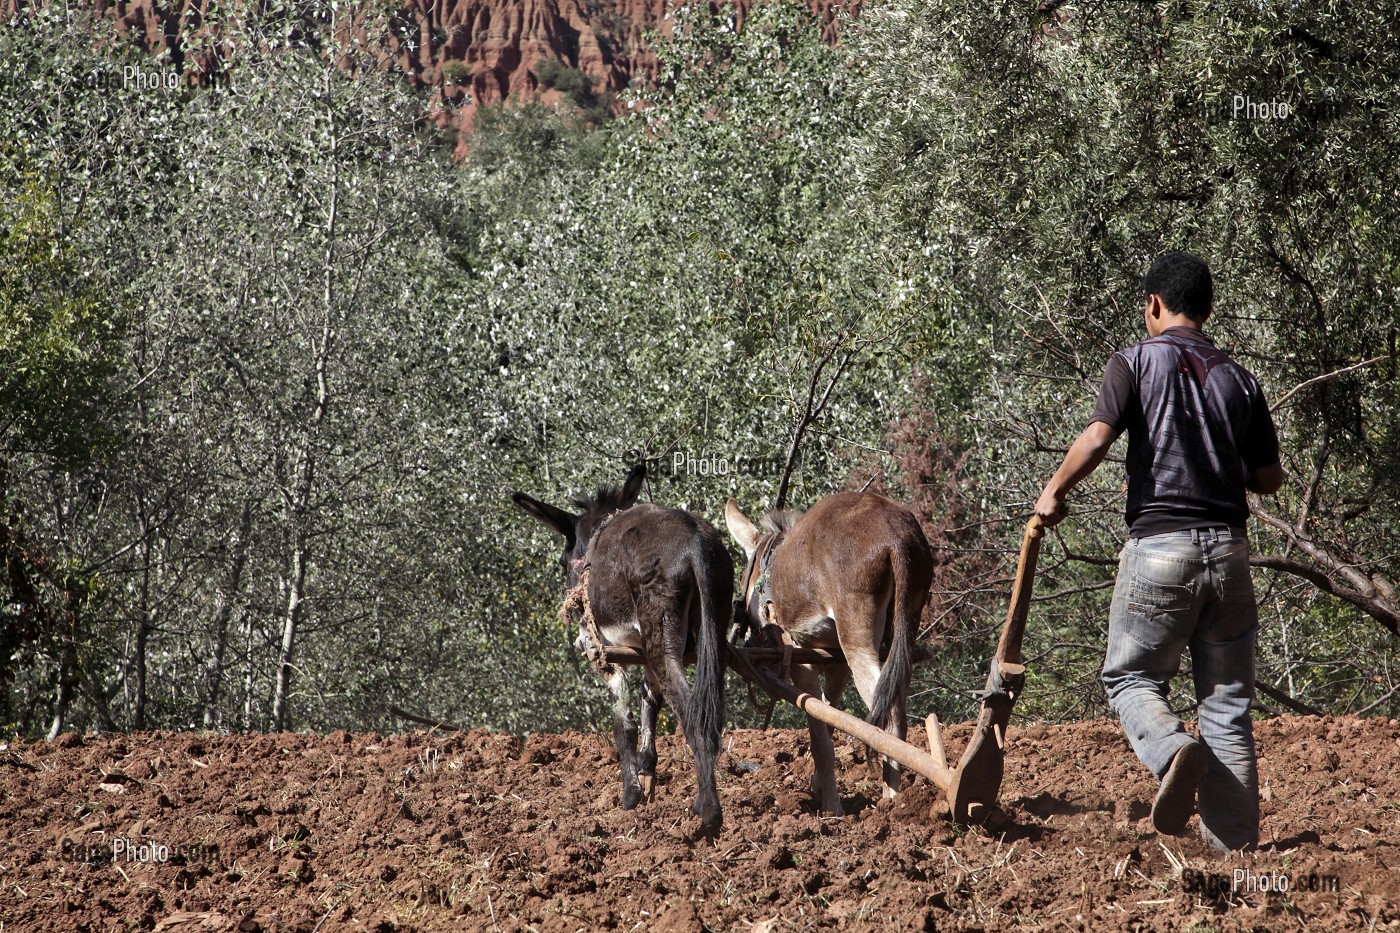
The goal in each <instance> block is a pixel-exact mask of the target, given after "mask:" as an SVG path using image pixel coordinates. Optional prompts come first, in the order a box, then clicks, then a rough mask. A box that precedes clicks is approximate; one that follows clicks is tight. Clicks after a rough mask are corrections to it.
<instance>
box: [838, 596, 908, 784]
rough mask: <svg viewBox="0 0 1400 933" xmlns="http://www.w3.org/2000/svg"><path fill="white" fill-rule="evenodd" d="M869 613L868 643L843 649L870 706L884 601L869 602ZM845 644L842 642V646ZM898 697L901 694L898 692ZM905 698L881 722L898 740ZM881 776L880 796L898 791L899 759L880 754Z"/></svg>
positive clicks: (905, 726) (875, 687)
mask: <svg viewBox="0 0 1400 933" xmlns="http://www.w3.org/2000/svg"><path fill="white" fill-rule="evenodd" d="M867 609H868V611H869V614H870V616H871V617H873V618H874V619H876V620H878V621H876V622H875V623H874V624H872V625H871V626H870V632H871V636H870V647H868V648H867V647H865V646H864V645H861V646H858V647H854V646H853V648H852V649H851V650H848V651H847V652H846V662H847V663H848V664H849V665H850V669H851V676H852V679H854V680H855V682H856V692H857V693H859V694H860V698H861V699H862V700H864V701H865V705H866V706H867V707H869V708H870V709H872V710H873V709H874V708H875V706H876V703H877V700H876V694H877V692H878V689H879V685H880V675H881V673H882V666H881V664H880V656H879V645H880V642H881V640H882V639H883V638H884V634H885V624H884V622H885V614H886V612H887V611H888V609H887V605H886V604H884V603H883V601H882V602H881V603H880V604H872V605H871V606H869V607H867ZM844 647H845V645H844V644H843V648H844ZM901 697H902V694H901ZM904 707H905V702H904V701H903V700H902V699H900V700H899V701H897V702H895V703H893V704H891V705H890V708H889V714H888V720H887V722H886V723H885V725H884V727H883V728H884V730H885V731H886V732H888V733H890V734H891V735H893V736H894V737H895V738H897V739H900V740H901V741H902V740H903V739H904V738H905V736H906V735H907V734H908V730H909V724H908V719H907V716H906V714H905V709H904ZM882 762H883V766H882V768H881V772H882V773H881V777H882V780H883V781H884V785H885V788H884V796H885V797H886V798H887V799H888V798H890V797H893V796H895V794H897V793H898V792H899V785H900V783H901V777H902V776H901V774H900V766H899V762H897V761H891V760H890V759H888V758H882Z"/></svg>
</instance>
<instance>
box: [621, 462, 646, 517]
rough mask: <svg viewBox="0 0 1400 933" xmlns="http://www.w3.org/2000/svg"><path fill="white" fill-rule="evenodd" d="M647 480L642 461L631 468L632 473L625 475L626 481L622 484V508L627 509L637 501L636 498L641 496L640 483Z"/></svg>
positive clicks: (644, 463) (644, 465) (644, 464)
mask: <svg viewBox="0 0 1400 933" xmlns="http://www.w3.org/2000/svg"><path fill="white" fill-rule="evenodd" d="M646 478H647V462H646V461H645V460H643V461H642V462H641V463H639V464H637V465H636V466H634V467H633V468H632V472H631V473H628V474H627V481H626V482H624V483H623V484H622V508H624V509H625V508H628V507H629V506H631V505H632V503H633V502H636V501H637V496H639V495H641V492H642V483H644V482H646Z"/></svg>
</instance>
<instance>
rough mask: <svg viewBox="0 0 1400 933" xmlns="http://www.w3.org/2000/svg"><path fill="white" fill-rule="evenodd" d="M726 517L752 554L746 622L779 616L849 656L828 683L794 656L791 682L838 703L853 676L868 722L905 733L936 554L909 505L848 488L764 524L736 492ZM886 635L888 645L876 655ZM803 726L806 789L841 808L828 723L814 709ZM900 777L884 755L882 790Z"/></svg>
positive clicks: (814, 644) (793, 636) (793, 638)
mask: <svg viewBox="0 0 1400 933" xmlns="http://www.w3.org/2000/svg"><path fill="white" fill-rule="evenodd" d="M724 517H725V521H726V523H727V524H728V526H729V531H730V533H731V534H732V535H733V536H734V539H735V540H736V541H738V542H739V546H740V547H742V548H743V549H744V553H745V555H747V557H748V568H747V569H746V570H745V572H744V582H743V586H742V590H743V591H742V592H741V593H740V595H739V598H740V599H741V600H742V601H743V604H744V607H745V608H746V609H747V611H748V617H749V621H750V624H751V625H752V626H753V627H754V628H755V629H756V630H762V629H763V628H764V626H765V624H767V625H776V626H778V628H780V629H782V633H783V637H784V640H785V641H786V642H788V643H790V644H793V645H797V646H800V647H804V648H838V649H840V651H841V653H842V654H844V655H845V658H846V663H845V664H832V665H828V666H827V672H826V690H825V691H824V692H823V691H822V690H821V687H820V678H819V676H818V671H817V668H816V667H814V666H812V665H806V664H798V665H794V666H793V668H792V680H793V683H794V684H795V685H796V686H797V687H798V689H800V690H803V691H805V692H807V693H810V694H812V695H813V696H819V697H821V698H822V699H823V700H824V701H825V702H827V703H830V704H832V705H833V706H834V705H836V704H837V703H839V701H840V699H841V694H842V692H844V691H845V689H846V684H847V682H848V681H849V680H850V679H851V677H852V676H854V678H855V682H856V689H857V690H858V691H859V692H860V696H861V699H863V700H864V701H865V703H866V705H867V706H868V707H870V718H869V722H871V723H872V724H874V725H876V726H879V727H880V728H882V729H884V730H885V731H886V732H890V733H892V734H894V735H896V736H898V737H899V738H901V739H903V738H904V735H905V731H906V728H907V723H906V719H905V703H906V701H907V699H908V696H909V677H910V673H911V672H912V669H913V653H914V638H915V635H916V632H915V628H916V626H917V625H918V624H919V616H920V614H921V613H922V612H923V609H924V604H925V603H926V602H927V601H928V590H929V585H930V584H931V583H932V581H933V554H932V553H931V552H930V550H929V546H928V541H927V540H926V539H925V538H924V533H923V531H922V530H921V529H920V528H919V522H918V520H917V519H915V518H914V515H913V513H911V512H910V511H909V510H908V509H906V508H905V507H904V506H902V505H900V504H898V503H897V502H894V501H893V500H890V499H886V498H885V497H884V496H878V495H875V494H874V493H854V492H846V493H839V494H837V495H834V496H828V497H826V498H824V499H821V500H819V501H818V502H817V504H816V505H814V506H812V507H811V508H810V509H809V510H807V511H806V512H805V513H801V514H796V515H794V514H791V513H786V512H777V513H770V514H769V515H768V516H766V517H765V518H764V526H765V527H766V529H767V531H766V532H765V531H762V530H760V529H758V528H756V527H755V526H754V524H753V522H751V521H749V520H748V519H747V518H745V517H744V513H743V512H742V511H740V509H739V504H738V503H737V502H735V501H734V500H733V499H730V500H729V502H728V504H727V505H726V507H725V510H724ZM736 611H737V607H736ZM886 635H888V636H889V654H888V656H887V657H886V658H885V662H884V664H883V665H882V664H881V663H880V649H881V647H882V644H883V643H884V641H885V638H886ZM807 729H808V732H809V733H810V734H811V737H812V760H813V765H814V772H813V775H812V791H813V793H815V794H816V796H817V800H818V803H819V804H820V806H821V808H822V810H824V811H826V812H827V813H834V814H837V815H840V814H841V812H842V810H841V796H840V793H839V792H838V790H837V787H836V760H835V753H834V750H833V748H832V745H831V730H830V728H829V727H828V726H826V725H825V724H824V723H822V722H819V721H818V720H816V719H813V718H812V717H810V716H809V717H808V718H807ZM899 778H900V775H899V765H898V764H896V763H895V762H893V761H890V760H888V759H886V760H885V762H884V780H885V796H886V797H892V796H894V794H895V792H896V791H898V790H899Z"/></svg>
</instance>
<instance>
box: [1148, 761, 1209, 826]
mask: <svg viewBox="0 0 1400 933" xmlns="http://www.w3.org/2000/svg"><path fill="white" fill-rule="evenodd" d="M1205 774H1206V750H1205V748H1204V747H1203V746H1202V745H1201V743H1200V742H1197V741H1195V740H1194V739H1193V740H1192V741H1191V744H1189V745H1183V746H1181V749H1180V750H1179V751H1178V752H1177V753H1176V755H1175V756H1174V757H1173V758H1172V763H1171V767H1169V768H1167V773H1166V776H1165V777H1163V778H1162V789H1161V790H1159V791H1157V799H1156V800H1154V801H1152V828H1153V829H1155V830H1157V832H1159V833H1161V834H1162V835H1164V836H1179V835H1181V832H1182V830H1184V829H1185V828H1186V821H1187V820H1189V819H1191V814H1192V813H1194V812H1195V811H1196V788H1197V787H1199V786H1200V784H1201V778H1203V777H1205Z"/></svg>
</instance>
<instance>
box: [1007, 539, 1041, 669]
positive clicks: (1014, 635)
mask: <svg viewBox="0 0 1400 933" xmlns="http://www.w3.org/2000/svg"><path fill="white" fill-rule="evenodd" d="M1043 537H1045V526H1044V525H1042V524H1041V523H1040V518H1039V517H1038V516H1035V515H1032V516H1031V520H1030V521H1028V522H1026V533H1025V534H1024V535H1023V536H1022V538H1021V556H1020V558H1018V559H1017V561H1016V582H1015V583H1013V584H1012V585H1011V606H1010V607H1009V608H1008V609H1007V610H1006V625H1005V626H1004V627H1003V628H1002V630H1001V640H1000V641H998V642H997V654H996V659H997V660H998V661H1001V662H1005V663H1009V664H1019V663H1021V636H1023V635H1025V633H1026V618H1027V617H1028V616H1029V615H1030V611H1031V592H1032V591H1033V590H1034V589H1035V564H1036V561H1037V560H1038V559H1039V557H1040V539H1041V538H1043Z"/></svg>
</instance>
